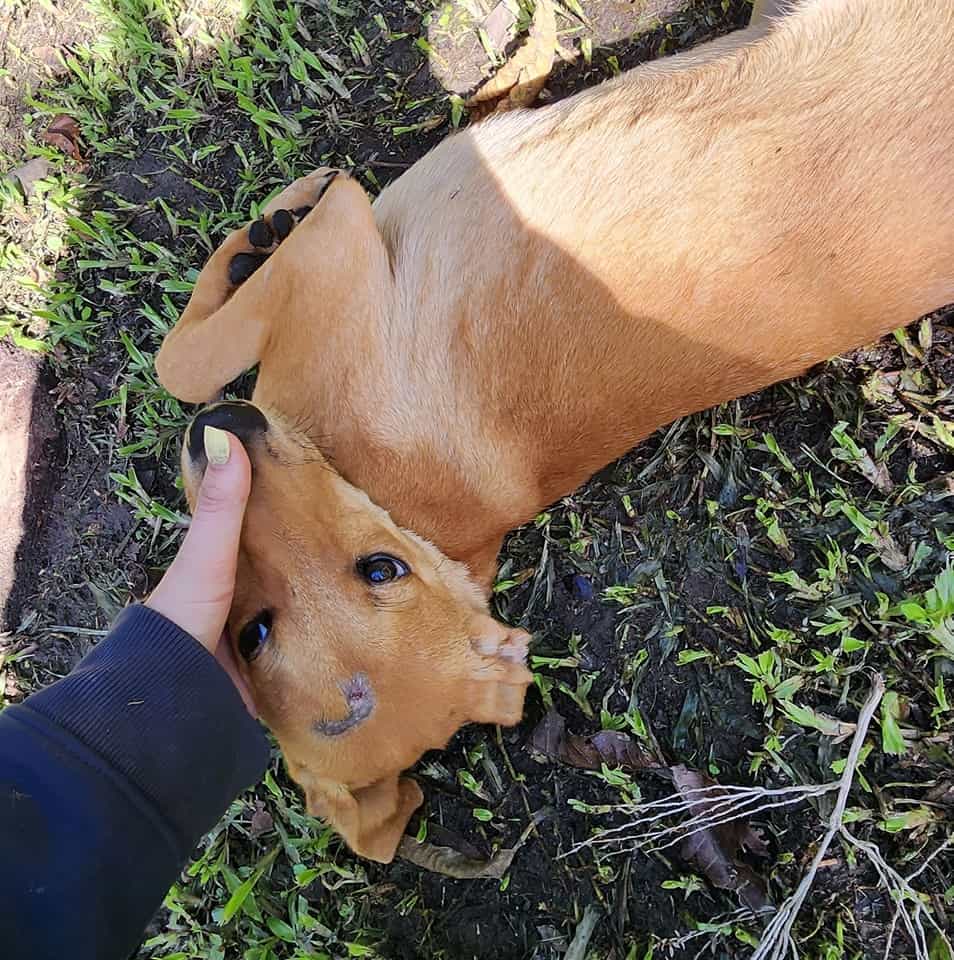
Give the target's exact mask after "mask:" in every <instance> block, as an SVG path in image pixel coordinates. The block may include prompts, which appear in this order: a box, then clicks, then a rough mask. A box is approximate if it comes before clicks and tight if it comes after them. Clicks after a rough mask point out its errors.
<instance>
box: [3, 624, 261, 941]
mask: <svg viewBox="0 0 954 960" xmlns="http://www.w3.org/2000/svg"><path fill="white" fill-rule="evenodd" d="M267 762H268V743H267V740H266V738H265V735H264V733H263V731H262V728H261V727H260V726H259V725H258V723H257V722H256V721H255V720H253V719H252V717H250V716H249V714H248V712H247V711H246V709H245V706H244V705H243V703H242V700H241V698H240V697H239V694H238V692H237V691H236V689H235V687H234V685H233V683H232V681H231V680H230V679H229V677H228V675H227V674H226V673H225V671H224V670H223V669H222V668H221V667H220V666H219V664H218V663H217V662H216V660H215V659H214V658H213V657H212V656H211V655H210V654H209V653H208V652H207V651H206V650H205V648H204V647H202V646H201V645H200V644H199V643H198V642H197V641H196V640H195V639H193V638H192V637H191V636H189V635H188V634H187V633H184V632H183V631H182V630H180V629H179V628H178V627H177V626H175V625H174V624H172V623H170V622H169V621H168V620H166V619H165V618H164V617H162V616H160V615H159V614H157V613H155V612H154V611H152V610H148V609H147V608H145V607H141V606H133V607H130V608H128V609H127V610H125V611H124V612H123V613H122V615H121V616H120V617H119V619H118V620H117V622H116V624H115V626H114V628H113V630H112V631H111V632H110V634H109V636H108V637H106V638H105V639H104V640H103V641H102V642H101V643H100V644H98V645H97V646H96V647H95V648H94V649H93V651H92V652H91V653H89V654H88V655H87V656H86V657H85V658H84V659H83V660H82V661H81V662H80V663H79V664H78V665H77V667H76V669H75V670H74V671H73V672H72V673H71V674H69V676H67V677H65V678H64V679H63V680H60V681H58V682H57V683H54V684H52V685H51V686H49V687H47V688H46V689H44V690H41V691H39V692H38V693H35V694H33V695H32V696H31V697H28V698H27V699H26V700H25V701H24V702H23V703H21V704H18V705H15V706H11V707H7V708H6V709H5V710H3V712H2V713H0V944H2V947H0V953H2V955H3V957H4V960H21V958H23V960H25V958H30V960H41V958H43V960H45V958H51V960H52V958H60V957H69V958H70V960H124V958H126V957H128V956H129V954H130V953H131V952H132V951H133V950H135V948H136V946H137V944H138V943H139V941H140V939H141V937H142V933H143V930H144V929H145V927H146V924H147V923H148V922H149V920H150V918H151V917H152V915H153V914H154V913H155V911H156V909H157V908H158V907H159V905H160V904H161V902H162V899H163V897H164V896H165V894H166V892H167V890H168V889H169V887H170V886H171V885H172V883H173V882H174V881H175V879H176V876H177V874H178V871H179V870H180V869H181V868H182V865H183V864H184V863H185V861H186V860H187V859H188V857H189V854H190V853H191V851H192V850H193V848H194V847H195V845H196V843H197V842H198V840H199V839H200V838H201V836H202V835H203V834H204V833H205V832H207V831H208V830H209V829H211V828H212V827H213V826H214V825H215V823H216V821H217V820H218V818H219V817H220V816H221V815H222V813H223V812H224V811H225V809H226V808H227V806H228V804H229V803H230V802H231V801H232V800H233V799H234V798H235V796H236V795H237V794H238V793H239V792H240V791H241V790H242V789H244V788H245V787H247V786H249V785H250V784H252V783H254V782H255V781H256V780H257V779H258V778H259V777H260V776H261V774H262V772H263V770H264V768H265V766H266V764H267Z"/></svg>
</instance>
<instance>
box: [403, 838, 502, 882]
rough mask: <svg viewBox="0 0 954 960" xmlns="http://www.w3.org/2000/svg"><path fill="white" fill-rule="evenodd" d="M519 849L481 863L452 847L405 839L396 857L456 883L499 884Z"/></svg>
mask: <svg viewBox="0 0 954 960" xmlns="http://www.w3.org/2000/svg"><path fill="white" fill-rule="evenodd" d="M518 849H519V848H518V847H508V848H507V849H505V850H498V851H497V852H496V853H495V854H494V855H493V856H492V857H491V858H490V859H489V860H478V859H475V858H474V857H471V856H468V855H467V854H466V853H461V852H460V851H459V850H455V849H454V848H453V847H442V846H438V845H437V844H435V843H428V842H427V841H426V840H425V841H424V842H423V843H418V842H417V841H416V840H414V839H412V838H411V837H402V838H401V842H400V844H398V849H397V855H398V856H399V857H401V858H402V859H404V860H407V861H408V862H409V863H413V864H414V865H415V866H417V867H421V868H422V869H424V870H430V871H431V872H432V873H440V874H443V875H444V876H445V877H453V878H454V879H456V880H484V879H489V880H500V879H501V878H502V877H503V875H504V874H505V873H506V872H507V871H508V870H509V869H510V864H511V863H513V858H514V855H515V854H516V852H517V850H518Z"/></svg>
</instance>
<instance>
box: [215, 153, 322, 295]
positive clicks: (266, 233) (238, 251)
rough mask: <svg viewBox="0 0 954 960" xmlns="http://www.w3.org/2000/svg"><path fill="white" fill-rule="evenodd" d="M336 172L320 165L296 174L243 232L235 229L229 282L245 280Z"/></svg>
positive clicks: (236, 283)
mask: <svg viewBox="0 0 954 960" xmlns="http://www.w3.org/2000/svg"><path fill="white" fill-rule="evenodd" d="M340 174H341V171H340V170H333V169H331V168H330V167H321V168H319V169H318V170H315V171H314V172H313V173H309V174H308V176H307V177H301V178H299V179H298V180H296V181H295V182H294V183H292V184H290V185H289V186H287V187H286V188H285V189H284V190H282V192H281V193H280V194H278V196H276V197H273V198H272V199H271V200H270V201H269V202H268V203H267V204H266V206H265V209H264V210H263V211H262V216H261V217H260V218H259V219H258V220H255V221H253V222H252V223H250V224H249V226H248V228H247V229H246V230H245V231H244V232H243V231H239V233H238V234H237V236H236V239H235V241H234V242H233V247H234V248H235V252H234V253H233V255H232V257H231V259H230V260H229V283H230V284H231V285H232V286H233V287H237V286H239V285H240V284H242V283H244V282H245V281H246V280H248V278H249V277H250V276H251V275H252V274H253V273H255V271H256V270H258V268H259V267H260V266H261V265H262V264H263V263H264V262H265V261H266V260H267V259H268V258H269V257H270V256H271V255H272V254H273V253H274V252H275V251H276V250H277V249H278V245H279V244H280V243H281V242H282V241H283V240H285V239H286V238H287V237H288V236H289V234H291V232H292V231H293V230H294V229H295V227H297V226H298V224H299V223H301V221H302V220H304V219H305V217H306V216H308V214H309V213H311V211H312V210H313V209H314V208H315V207H316V206H317V204H318V203H319V202H320V201H321V198H322V197H323V196H324V195H325V191H326V190H327V189H328V187H330V186H331V184H332V183H333V182H334V180H335V178H336V177H338V176H339V175H340Z"/></svg>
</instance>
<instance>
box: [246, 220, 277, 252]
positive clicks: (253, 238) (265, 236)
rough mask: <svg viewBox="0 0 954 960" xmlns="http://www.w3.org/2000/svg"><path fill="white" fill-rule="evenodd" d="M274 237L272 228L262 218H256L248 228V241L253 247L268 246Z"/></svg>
mask: <svg viewBox="0 0 954 960" xmlns="http://www.w3.org/2000/svg"><path fill="white" fill-rule="evenodd" d="M274 239H275V238H274V237H273V235H272V228H271V227H270V226H269V225H268V224H267V223H266V222H265V221H264V220H256V221H255V222H254V223H253V224H252V225H251V226H250V227H249V228H248V242H249V243H250V244H251V245H252V246H253V247H270V246H271V245H272V243H273V242H274Z"/></svg>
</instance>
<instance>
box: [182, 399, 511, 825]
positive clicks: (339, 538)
mask: <svg viewBox="0 0 954 960" xmlns="http://www.w3.org/2000/svg"><path fill="white" fill-rule="evenodd" d="M206 425H212V426H217V427H219V428H221V429H225V430H229V431H230V432H232V433H234V434H235V435H236V436H238V437H239V438H240V439H241V441H242V443H243V445H244V446H245V448H246V450H247V451H248V454H249V457H250V459H251V462H252V471H253V472H252V486H251V496H250V498H249V502H248V508H247V511H246V515H245V524H244V527H243V531H242V539H241V548H240V552H239V558H238V574H237V579H236V589H235V600H234V604H233V608H232V612H231V615H230V617H229V633H230V636H231V637H232V642H233V644H234V646H235V649H236V653H237V655H238V660H239V664H240V668H241V669H242V671H243V673H244V675H245V677H246V679H247V681H248V683H249V686H250V687H251V690H252V693H253V696H254V699H255V702H256V704H257V705H258V707H259V709H260V711H261V714H262V717H263V719H264V720H265V721H266V723H268V725H269V726H270V727H271V728H272V730H273V731H274V732H275V734H276V736H277V737H278V739H279V741H280V743H281V745H282V747H283V750H284V752H285V756H286V759H287V761H288V764H289V770H290V771H291V773H292V775H293V776H294V777H295V779H296V780H298V781H299V782H300V783H301V784H302V785H303V786H304V787H305V789H306V792H307V793H308V794H309V808H310V809H312V811H313V812H318V813H322V812H324V811H323V809H322V805H321V802H320V797H319V796H318V795H317V794H315V795H313V788H314V789H315V790H317V789H318V782H319V781H321V780H325V781H328V780H330V781H335V782H338V783H341V784H344V785H346V786H348V787H349V788H359V787H362V786H365V785H367V784H368V783H371V782H372V781H374V780H376V779H377V778H379V777H381V776H382V775H384V774H386V773H393V772H396V771H399V770H401V769H403V768H405V767H407V766H410V765H411V764H412V763H413V762H414V761H416V760H417V758H418V757H419V756H420V755H421V754H422V753H423V752H424V751H425V750H428V749H431V748H435V747H442V746H444V745H445V743H446V741H447V740H448V739H449V738H450V736H451V735H452V734H453V733H454V731H455V730H456V729H457V728H458V727H459V726H460V725H461V724H462V723H465V722H467V721H484V722H488V721H489V722H497V723H503V724H513V723H516V722H518V721H519V719H520V714H521V710H522V703H523V695H524V691H525V688H526V685H527V683H528V682H529V680H530V675H529V673H528V672H527V670H526V668H525V667H524V665H523V663H524V657H525V654H526V642H527V639H528V638H527V636H526V634H524V633H523V631H520V630H516V629H513V628H510V627H507V626H506V625H504V624H501V623H499V622H497V621H496V620H494V619H493V618H492V617H491V616H490V615H489V613H488V611H487V603H486V598H485V596H484V594H483V591H482V590H481V589H479V588H478V586H477V585H476V584H475V582H474V581H473V579H472V578H471V576H470V575H469V573H468V571H467V569H466V568H465V567H464V566H462V565H461V564H458V563H455V562H453V561H451V560H449V559H448V558H447V557H445V556H443V555H442V554H441V553H440V551H439V550H437V548H436V547H434V546H433V545H431V544H429V543H427V542H426V541H424V540H423V539H421V538H419V537H417V536H416V535H415V534H413V533H411V532H409V531H407V530H402V529H400V528H399V527H397V526H396V525H395V524H394V523H393V522H392V521H391V519H390V517H389V516H388V514H387V513H386V512H385V511H384V510H382V509H381V508H380V507H378V506H376V505H375V504H373V503H372V502H371V501H370V500H369V499H368V498H367V496H365V494H364V493H362V492H361V491H360V490H358V489H356V488H355V487H353V486H352V485H350V484H349V483H347V482H346V481H345V480H344V479H342V477H341V476H339V475H338V474H337V473H336V472H335V470H334V469H332V467H331V466H329V464H328V463H327V462H326V461H325V459H324V458H323V457H322V455H321V454H320V452H319V451H318V450H317V449H316V448H315V446H314V444H313V443H312V442H311V441H310V440H309V439H308V438H307V437H306V436H305V435H304V434H302V433H301V432H299V431H297V430H296V429H295V428H294V427H292V426H291V425H289V424H286V423H285V422H284V421H283V420H282V418H281V417H280V416H279V415H277V414H275V413H273V412H271V411H267V410H262V409H260V408H259V407H257V406H255V405H253V404H251V403H245V402H224V403H220V404H216V405H213V406H210V407H207V408H206V409H205V410H203V411H202V412H201V413H200V414H199V415H198V416H197V417H196V418H195V419H194V420H193V422H192V424H191V426H190V428H189V431H188V434H187V437H186V442H185V444H184V447H183V455H182V473H183V478H184V482H185V488H186V492H187V496H188V498H189V502H190V504H194V502H195V497H196V494H197V492H198V488H199V485H200V483H201V480H202V476H203V473H204V470H205V467H206V457H205V452H204V449H203V443H202V436H203V430H204V427H205V426H206Z"/></svg>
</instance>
